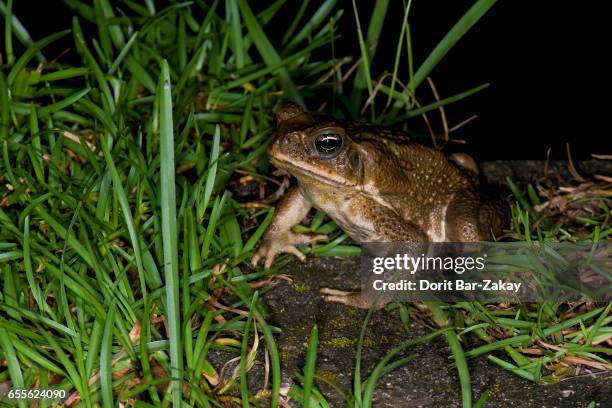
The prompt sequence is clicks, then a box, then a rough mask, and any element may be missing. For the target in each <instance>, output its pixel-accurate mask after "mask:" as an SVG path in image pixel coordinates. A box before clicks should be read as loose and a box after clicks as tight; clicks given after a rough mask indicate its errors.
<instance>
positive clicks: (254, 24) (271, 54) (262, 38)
mask: <svg viewBox="0 0 612 408" xmlns="http://www.w3.org/2000/svg"><path fill="white" fill-rule="evenodd" d="M238 5H239V7H240V13H241V14H242V19H243V20H244V22H245V23H246V26H247V28H248V30H249V33H250V34H251V37H252V38H253V42H254V44H255V47H256V48H257V50H258V51H259V53H260V54H261V57H262V58H263V60H264V62H265V63H266V65H268V66H272V65H276V64H279V63H280V62H281V58H280V56H279V55H278V53H277V52H276V49H275V48H274V46H272V43H271V42H270V40H269V39H268V37H267V36H266V34H265V33H264V31H263V29H262V28H261V25H260V24H259V21H258V20H257V18H256V17H255V15H254V14H253V11H252V10H251V7H250V6H249V4H248V2H247V1H246V0H238ZM279 75H280V78H281V82H282V84H283V90H284V92H285V94H286V97H289V98H291V99H293V100H294V101H296V102H298V103H300V104H301V105H304V101H303V100H302V97H301V96H300V95H299V94H298V92H297V88H296V87H295V84H294V83H293V80H292V79H291V77H290V76H289V72H288V71H287V68H286V67H281V68H280V69H279Z"/></svg>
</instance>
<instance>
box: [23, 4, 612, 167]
mask: <svg viewBox="0 0 612 408" xmlns="http://www.w3.org/2000/svg"><path fill="white" fill-rule="evenodd" d="M156 3H157V4H160V2H159V1H158V2H156ZM311 3H313V4H311V5H310V8H311V9H312V10H309V11H307V13H306V16H308V15H311V14H312V12H313V11H314V10H316V8H317V7H318V4H319V2H317V1H312V2H311ZM473 3H474V2H473V1H471V0H414V1H413V3H412V9H411V12H410V18H409V21H410V22H411V32H412V39H413V48H414V61H415V66H416V67H418V65H419V64H420V63H421V62H422V61H423V60H424V59H425V57H426V56H427V54H428V53H429V51H430V50H431V49H433V47H434V46H435V45H436V44H437V43H438V41H440V39H441V38H442V37H443V36H444V34H445V33H446V32H447V31H448V30H449V29H450V28H451V27H452V26H453V24H454V23H455V22H456V21H457V20H458V19H459V18H460V17H461V16H462V15H463V13H465V11H466V10H468V9H469V7H470V6H471V5H472V4H473ZM605 3H606V2H597V1H594V0H593V1H581V2H570V1H540V0H499V1H498V2H497V3H496V4H495V5H494V6H493V7H492V8H491V10H490V11H489V13H488V14H486V15H485V16H484V17H483V18H482V19H481V20H480V21H479V22H478V23H477V24H476V25H475V26H474V27H473V28H472V30H471V31H470V32H469V33H468V34H467V35H466V36H465V37H464V38H462V39H461V40H460V42H459V43H458V44H457V45H456V46H455V48H453V49H452V50H451V52H450V53H448V54H447V56H446V57H445V58H444V60H443V61H442V62H441V63H440V65H438V67H436V69H435V70H434V72H433V73H432V78H433V80H434V82H435V85H436V87H437V89H438V92H439V93H440V95H441V97H442V98H444V97H447V96H451V95H453V94H455V93H458V92H462V91H464V90H467V89H469V88H471V87H474V86H476V85H479V84H482V83H484V82H490V83H491V86H490V87H489V88H488V89H486V90H484V91H482V92H480V93H479V94H476V95H474V96H471V97H469V98H468V99H465V100H463V101H460V102H458V103H456V104H453V105H451V106H449V107H447V108H446V114H447V116H448V117H449V119H450V123H451V125H453V124H456V123H458V122H459V121H461V120H463V119H465V118H467V117H469V116H471V115H473V114H476V115H478V119H476V120H475V121H473V122H471V123H469V124H468V125H466V126H465V127H463V128H462V129H460V130H459V131H457V132H456V133H455V134H453V137H456V138H460V139H465V140H466V141H467V144H466V145H465V146H461V147H460V148H459V149H455V150H462V151H466V152H468V153H471V154H472V155H474V156H475V158H476V159H477V160H493V159H528V158H532V159H544V158H545V157H546V151H547V149H548V148H549V147H550V148H551V157H552V158H557V159H564V158H565V157H566V153H565V143H570V145H571V148H572V154H573V158H574V159H576V158H577V159H586V158H589V157H590V154H591V153H600V154H603V153H606V154H610V153H612V148H611V143H610V140H612V137H611V130H610V125H609V123H608V118H609V114H608V110H609V109H610V105H611V104H610V101H609V92H608V91H609V88H610V72H612V71H610V69H609V67H610V66H609V63H607V62H606V61H605V60H606V59H607V58H606V56H607V55H608V54H610V40H611V39H612V36H611V35H610V34H611V33H610V31H611V30H610V27H611V26H612V25H610V24H608V22H607V21H606V18H607V16H609V14H608V13H607V12H606V11H605ZM265 4H269V3H268V2H263V1H255V2H252V6H253V8H255V9H259V8H260V7H263V5H265ZM299 4H300V3H299V2H298V1H292V0H289V1H288V2H287V4H285V5H284V6H283V8H282V10H281V11H282V14H280V15H279V16H278V17H277V18H275V20H273V22H272V24H270V26H269V27H267V28H266V31H267V33H268V34H269V36H270V38H271V40H272V41H273V42H280V36H279V33H282V32H284V31H285V30H286V27H288V25H289V24H290V22H291V20H292V18H293V15H294V14H295V12H296V11H297V8H298V7H299ZM357 4H358V8H359V13H360V17H361V23H362V27H363V29H364V31H365V30H366V28H367V23H368V21H369V17H370V14H371V10H372V7H373V4H374V2H369V1H358V0H357ZM339 5H340V7H342V8H344V10H345V13H344V16H343V17H342V20H341V22H340V33H341V35H342V37H341V38H340V39H339V40H338V43H337V50H342V51H343V53H342V54H343V55H348V54H352V55H358V54H359V49H358V44H357V39H356V35H355V19H354V15H353V9H352V3H351V1H350V0H340V1H339ZM389 8H390V12H389V13H388V16H387V20H386V23H385V29H384V31H383V34H382V38H381V40H380V42H379V47H378V50H377V54H376V58H375V62H374V65H373V67H372V71H373V77H374V78H377V77H378V76H380V75H381V74H382V73H383V72H384V71H391V70H392V68H393V61H394V58H395V44H397V38H398V35H399V30H400V27H401V20H402V18H403V2H401V1H399V0H391V1H390V6H389ZM14 11H15V13H16V14H17V16H18V17H19V18H20V20H21V21H22V22H23V24H24V25H25V27H26V28H27V29H28V30H29V32H30V34H31V35H32V37H33V38H34V39H35V40H37V39H40V38H41V37H43V36H44V35H48V34H49V33H52V32H55V31H59V30H61V29H64V28H69V27H70V20H71V17H72V14H73V13H72V11H71V10H70V9H69V8H68V7H67V6H66V5H64V3H63V2H61V1H58V0H49V1H28V0H17V1H15V4H14ZM337 54H341V53H340V52H339V51H337ZM403 60H405V57H404V58H403ZM400 74H401V76H400V79H403V81H404V82H407V81H406V79H405V78H406V69H405V66H402V69H401V72H400ZM417 96H418V97H420V96H423V97H424V98H425V99H427V98H428V97H430V95H429V91H428V89H427V85H426V84H423V85H422V86H421V88H420V89H419V94H418V95H417ZM433 116H435V115H433ZM438 125H439V122H438Z"/></svg>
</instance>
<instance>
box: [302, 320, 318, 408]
mask: <svg viewBox="0 0 612 408" xmlns="http://www.w3.org/2000/svg"><path fill="white" fill-rule="evenodd" d="M318 343H319V329H318V328H317V325H316V324H315V325H314V326H313V327H312V330H311V331H310V339H309V340H308V351H307V352H306V365H305V366H304V384H303V385H304V395H303V400H302V406H303V407H304V408H309V407H310V394H311V393H312V386H313V382H314V374H315V368H316V363H317V345H318Z"/></svg>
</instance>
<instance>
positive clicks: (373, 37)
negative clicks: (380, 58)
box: [353, 0, 389, 95]
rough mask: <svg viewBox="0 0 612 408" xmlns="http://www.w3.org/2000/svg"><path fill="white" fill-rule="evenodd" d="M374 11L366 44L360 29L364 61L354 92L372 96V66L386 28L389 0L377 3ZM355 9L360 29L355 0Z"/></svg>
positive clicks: (358, 70)
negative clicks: (366, 91)
mask: <svg viewBox="0 0 612 408" xmlns="http://www.w3.org/2000/svg"><path fill="white" fill-rule="evenodd" d="M375 4H376V5H375V6H374V10H373V11H372V17H370V23H369V24H368V33H367V36H366V40H365V43H364V42H363V35H362V33H361V28H359V31H358V35H359V47H360V48H361V57H362V58H363V59H364V63H362V64H361V65H360V66H359V68H358V69H357V76H356V77H355V82H354V84H353V90H354V92H361V91H363V90H365V89H367V90H368V94H370V95H371V94H372V78H371V76H370V66H371V65H372V61H373V60H374V55H375V54H376V48H377V43H378V39H379V38H380V33H381V32H382V29H383V27H384V23H385V16H386V15H387V9H388V7H389V0H379V1H377V2H376V3H375ZM353 9H354V12H355V18H356V20H357V23H358V27H359V16H358V14H357V7H356V5H355V1H354V0H353Z"/></svg>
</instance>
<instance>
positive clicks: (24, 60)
mask: <svg viewBox="0 0 612 408" xmlns="http://www.w3.org/2000/svg"><path fill="white" fill-rule="evenodd" d="M68 33H70V30H64V31H60V32H58V33H55V34H51V35H49V36H47V37H45V38H43V39H42V40H39V41H36V42H35V43H34V44H32V46H30V47H29V48H28V49H27V50H26V52H24V53H23V54H22V55H21V57H19V59H17V61H16V62H15V65H13V67H12V68H11V70H10V71H9V73H8V75H7V77H6V82H7V83H8V85H9V86H10V85H12V84H13V83H14V82H15V79H17V75H18V74H19V72H20V71H21V70H22V69H24V68H25V66H26V65H27V64H28V62H30V60H31V59H32V58H34V56H35V55H36V54H37V53H38V52H40V50H42V49H43V48H45V47H46V46H48V45H49V44H52V43H54V42H55V41H57V40H59V39H60V38H62V37H65V36H66V35H67V34H68Z"/></svg>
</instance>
